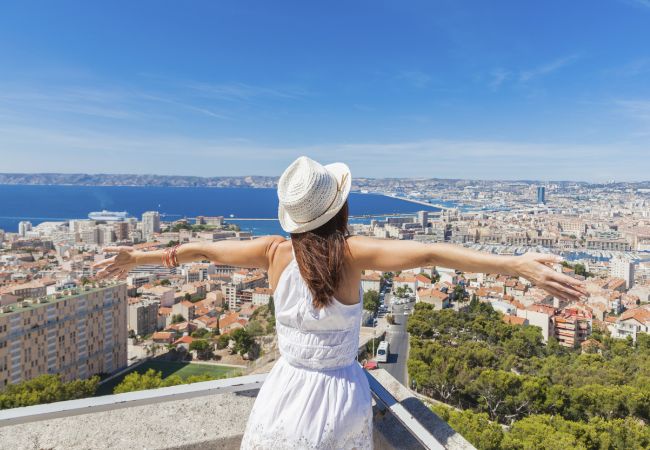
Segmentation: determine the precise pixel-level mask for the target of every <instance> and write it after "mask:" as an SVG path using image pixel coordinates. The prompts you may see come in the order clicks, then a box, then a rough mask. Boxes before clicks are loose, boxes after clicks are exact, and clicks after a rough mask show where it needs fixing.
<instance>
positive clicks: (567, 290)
mask: <svg viewBox="0 0 650 450" xmlns="http://www.w3.org/2000/svg"><path fill="white" fill-rule="evenodd" d="M562 260H563V258H562V257H560V256H557V255H550V254H544V253H532V252H529V253H524V254H523V255H521V256H516V257H515V258H514V266H515V271H516V273H517V274H518V275H520V276H522V277H524V278H526V279H527V280H528V281H530V282H532V283H533V284H535V285H536V286H537V287H540V288H542V289H544V290H545V291H546V292H548V293H550V294H552V295H553V296H555V297H557V298H559V299H562V300H567V301H570V302H575V301H579V300H582V299H584V298H586V297H588V296H589V293H588V292H587V289H586V287H585V282H584V281H582V280H578V279H576V278H573V277H571V276H569V275H566V274H564V273H562V272H557V271H555V270H553V269H552V268H551V265H552V264H557V263H559V262H561V261H562Z"/></svg>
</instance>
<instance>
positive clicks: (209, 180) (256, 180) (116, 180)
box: [0, 173, 650, 189]
mask: <svg viewBox="0 0 650 450" xmlns="http://www.w3.org/2000/svg"><path fill="white" fill-rule="evenodd" d="M278 178H279V177H269V176H260V175H247V176H234V177H194V176H181V175H154V174H144V175H133V174H104V173H99V174H87V173H0V184H39V185H54V184H61V185H77V186H172V187H251V188H273V187H276V186H277V182H278ZM522 184H524V185H526V184H528V185H530V184H558V185H560V186H562V187H570V186H580V187H594V188H604V187H607V188H611V189H626V188H634V189H650V181H640V182H617V183H614V182H611V183H587V182H584V181H569V180H561V181H560V180H558V181H552V180H545V181H539V180H469V179H445V178H367V177H355V178H354V180H353V186H354V188H355V189H373V188H374V189H387V188H401V189H416V188H421V187H425V186H428V187H431V186H436V185H438V186H453V187H456V188H458V187H463V186H494V185H503V186H507V185H510V186H512V185H522Z"/></svg>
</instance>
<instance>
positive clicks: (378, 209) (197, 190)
mask: <svg viewBox="0 0 650 450" xmlns="http://www.w3.org/2000/svg"><path fill="white" fill-rule="evenodd" d="M349 205H350V215H351V216H357V217H353V218H351V219H350V222H351V223H369V222H370V220H372V219H373V218H377V219H381V218H383V217H385V216H391V215H393V216H399V215H406V214H415V213H417V211H422V210H427V211H434V212H435V211H439V209H438V208H436V207H433V206H427V205H422V204H418V203H414V202H410V201H406V200H401V199H397V198H393V197H389V196H385V195H380V194H366V193H360V192H352V193H350V197H349ZM104 209H106V210H108V211H126V212H128V213H129V215H130V216H132V217H137V218H138V219H140V218H141V217H142V213H143V212H145V211H158V212H160V213H161V216H162V220H163V221H174V220H178V219H182V218H188V219H193V218H194V217H196V216H224V217H225V218H226V221H227V222H230V223H235V224H237V225H239V226H240V228H241V229H242V230H244V231H250V232H252V233H253V234H254V235H266V234H286V233H284V232H283V231H282V228H280V224H279V222H278V220H277V211H278V198H277V191H276V190H275V189H273V188H248V187H241V188H207V187H160V186H68V185H52V186H49V185H0V229H3V230H5V231H9V232H16V231H17V230H18V222H20V221H22V220H28V221H30V222H31V223H32V224H33V225H38V224H39V223H42V222H52V221H65V220H71V219H87V218H88V214H89V213H90V212H93V211H101V210H104ZM359 216H363V217H359ZM242 219H257V220H242Z"/></svg>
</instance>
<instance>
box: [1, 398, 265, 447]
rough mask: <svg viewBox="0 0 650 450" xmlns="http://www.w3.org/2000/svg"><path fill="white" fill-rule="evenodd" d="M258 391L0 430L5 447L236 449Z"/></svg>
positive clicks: (138, 407)
mask: <svg viewBox="0 0 650 450" xmlns="http://www.w3.org/2000/svg"><path fill="white" fill-rule="evenodd" d="M257 392H258V391H257V390H255V391H244V392H239V393H228V394H222V395H206V396H204V397H195V398H191V399H186V400H177V401H168V402H164V403H157V404H149V405H141V406H133V407H128V408H123V409H114V410H110V411H103V412H97V413H91V414H83V415H78V416H74V417H62V418H58V419H51V420H44V421H40V422H34V423H28V424H21V425H12V426H7V427H3V428H0V442H1V443H2V448H11V449H16V450H23V449H25V450H28V449H29V450H42V449H48V450H50V449H51V450H69V449H183V450H194V449H197V450H198V449H209V448H214V449H217V448H218V449H225V450H230V449H233V450H235V449H238V448H239V444H240V442H241V438H242V435H243V433H244V427H245V426H246V421H247V420H248V415H249V414H250V410H251V408H252V407H253V403H254V401H255V397H256V396H257Z"/></svg>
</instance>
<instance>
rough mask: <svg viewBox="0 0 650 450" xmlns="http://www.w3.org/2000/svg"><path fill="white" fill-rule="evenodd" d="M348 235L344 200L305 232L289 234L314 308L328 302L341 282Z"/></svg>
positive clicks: (346, 203)
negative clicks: (341, 204) (312, 228)
mask: <svg viewBox="0 0 650 450" xmlns="http://www.w3.org/2000/svg"><path fill="white" fill-rule="evenodd" d="M348 236H350V231H349V230H348V202H347V201H346V202H345V203H344V204H343V206H342V207H341V209H340V210H339V212H338V213H336V215H335V216H334V217H332V218H331V219H330V220H329V221H328V222H326V223H325V224H324V225H321V226H320V227H318V228H316V229H314V230H311V231H306V232H304V233H291V242H292V245H293V249H294V252H295V254H296V261H297V262H298V267H299V268H300V274H301V275H302V277H303V278H304V280H305V282H306V283H307V286H308V287H309V290H310V291H311V294H312V299H313V304H314V306H315V307H316V308H323V307H325V306H327V305H329V304H330V303H331V301H332V296H333V295H334V291H335V290H336V288H337V287H338V286H339V284H340V282H341V278H342V277H343V273H344V271H343V269H344V265H345V252H346V251H349V248H348V243H347V240H346V239H347V238H348Z"/></svg>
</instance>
